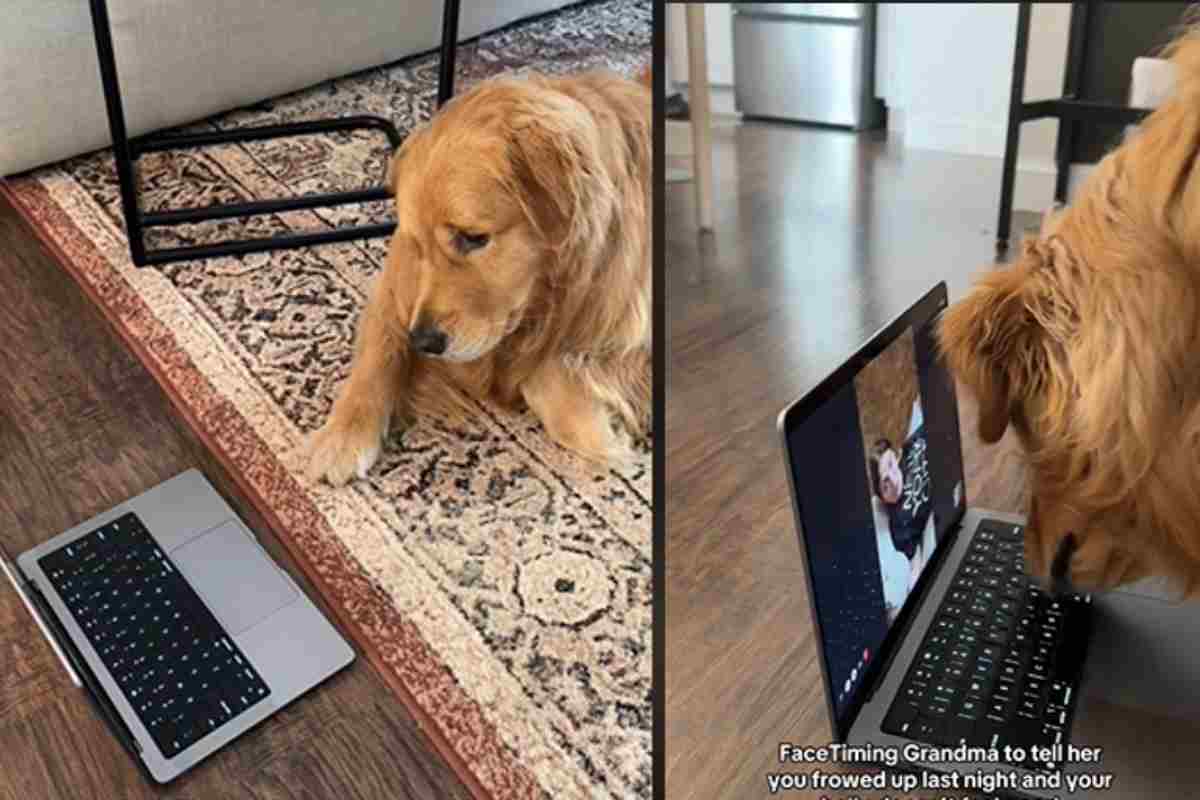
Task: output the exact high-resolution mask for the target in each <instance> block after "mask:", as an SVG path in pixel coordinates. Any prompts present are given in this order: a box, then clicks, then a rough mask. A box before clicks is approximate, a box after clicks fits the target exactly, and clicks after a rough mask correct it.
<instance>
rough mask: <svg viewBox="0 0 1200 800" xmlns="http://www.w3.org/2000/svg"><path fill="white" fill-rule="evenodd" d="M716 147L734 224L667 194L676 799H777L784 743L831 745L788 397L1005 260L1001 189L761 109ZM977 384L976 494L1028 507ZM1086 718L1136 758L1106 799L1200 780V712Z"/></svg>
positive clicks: (967, 416) (1124, 755)
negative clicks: (1174, 739) (791, 465)
mask: <svg viewBox="0 0 1200 800" xmlns="http://www.w3.org/2000/svg"><path fill="white" fill-rule="evenodd" d="M714 146H715V151H716V152H715V158H716V167H715V194H716V198H717V199H716V230H715V234H714V235H712V236H704V237H700V236H698V235H697V233H696V229H695V222H694V220H695V212H694V209H693V207H692V202H693V199H692V198H693V190H692V187H691V186H690V185H689V184H686V183H678V184H670V185H668V186H667V199H666V205H667V219H666V271H667V275H666V285H667V297H666V307H667V335H668V344H667V346H668V355H667V361H668V375H667V400H666V408H667V419H666V423H665V427H666V441H665V446H666V448H667V451H666V465H667V466H666V469H667V475H666V485H667V487H668V491H667V497H666V504H665V508H666V514H667V524H666V529H667V546H666V567H665V569H666V592H667V595H666V601H665V604H666V625H667V630H666V699H665V703H666V721H665V724H666V752H665V754H663V755H662V756H661V758H662V759H663V760H662V762H661V763H662V764H663V768H664V769H665V770H666V782H667V784H666V785H667V797H668V798H669V799H670V800H712V798H739V799H740V798H749V797H762V796H766V794H767V783H766V775H767V774H768V773H771V772H779V771H781V766H784V765H780V764H779V763H778V745H779V743H780V742H784V741H790V742H795V743H802V744H818V745H821V744H827V743H828V742H829V740H830V734H829V727H828V725H829V723H828V721H827V714H826V706H825V698H824V693H823V689H822V685H821V676H820V668H819V666H818V663H817V648H816V644H815V642H814V639H813V635H812V631H811V623H810V620H811V616H810V612H809V607H808V598H807V596H806V589H805V579H804V576H803V574H802V565H801V560H800V553H799V549H798V546H797V540H796V530H795V526H794V523H793V519H792V511H791V507H790V505H789V502H790V501H789V499H788V493H787V488H786V483H785V481H786V478H785V474H784V469H783V460H782V456H781V453H780V448H779V444H778V437H777V435H776V432H775V421H776V416H777V414H778V413H779V411H780V410H781V409H782V408H783V407H784V406H785V405H786V404H787V403H788V402H790V401H791V400H793V399H795V398H796V397H797V396H798V395H799V394H801V393H802V392H803V391H805V390H806V389H807V388H809V387H810V386H811V385H812V384H813V383H814V382H815V381H817V380H818V379H820V378H821V377H823V376H824V375H825V374H827V373H828V372H829V371H830V370H831V369H832V368H833V367H834V366H836V365H837V364H838V363H840V362H841V361H843V360H844V359H845V357H846V356H847V355H849V354H850V353H851V352H852V351H853V350H854V349H856V348H857V347H858V346H859V345H860V344H862V342H863V341H865V339H866V338H867V337H869V336H870V334H871V333H873V332H874V331H875V330H877V329H878V328H879V327H880V326H881V325H882V324H884V323H885V322H887V321H888V320H890V319H891V318H892V317H893V316H894V315H896V314H898V313H899V312H900V311H902V310H903V309H904V308H906V307H907V306H908V305H909V304H910V303H911V302H912V301H913V300H915V299H916V298H917V297H919V296H920V295H921V294H922V293H923V292H924V291H925V290H926V289H928V288H929V287H930V286H931V285H932V284H933V283H935V282H936V281H937V280H940V279H945V280H947V282H948V285H949V289H950V295H951V300H952V301H953V300H954V299H955V298H957V297H958V296H959V295H960V294H961V293H962V291H963V290H964V289H965V288H966V287H967V285H968V284H969V281H970V278H971V277H972V276H973V275H974V274H976V273H978V272H979V271H981V270H982V269H984V268H985V267H986V266H987V265H988V264H989V263H990V262H991V260H992V258H993V242H994V234H993V231H994V225H995V211H996V202H997V194H998V191H999V186H1000V176H999V167H998V165H993V164H991V163H989V162H987V161H985V160H981V159H976V158H971V157H959V156H951V155H946V154H938V153H921V152H917V151H903V150H901V149H900V148H898V147H896V146H895V145H890V146H889V145H887V144H886V143H884V142H882V141H881V140H879V139H878V137H876V138H872V137H870V136H855V135H853V134H848V133H842V132H836V131H827V130H813V129H805V128H800V127H793V126H783V125H768V124H764V123H745V124H743V125H741V126H737V127H729V126H725V127H718V128H717V129H716V130H715V131H714ZM1026 220H1027V221H1028V218H1026ZM960 400H961V403H962V426H963V446H964V451H965V453H964V458H965V462H966V473H967V474H966V480H967V488H968V497H969V499H970V501H971V502H972V503H976V504H979V505H982V506H984V507H987V508H992V509H996V510H1001V511H1020V510H1022V507H1023V504H1024V502H1025V499H1026V487H1025V472H1024V461H1023V457H1022V455H1021V452H1020V450H1019V448H1018V447H1017V445H1016V443H1015V442H1014V441H1013V440H1012V439H1011V434H1010V437H1009V438H1006V439H1005V440H1003V441H1002V442H1001V443H1000V444H999V445H997V446H995V447H989V448H985V447H983V446H982V445H981V444H980V442H979V441H978V439H977V437H976V436H975V432H974V419H975V416H974V415H975V409H974V405H973V403H972V402H971V401H970V398H969V397H964V396H963V393H961V392H960ZM1077 726H1078V727H1077V730H1078V731H1082V732H1083V733H1082V734H1081V735H1083V736H1084V737H1085V738H1086V739H1088V743H1091V742H1096V743H1102V744H1103V746H1105V747H1106V748H1107V749H1106V761H1105V765H1106V768H1108V769H1109V770H1111V771H1115V772H1117V774H1118V778H1117V780H1116V782H1115V784H1114V788H1113V790H1112V791H1111V792H1109V793H1107V794H1105V795H1104V796H1106V797H1109V798H1117V797H1140V796H1150V795H1151V794H1159V795H1162V794H1171V793H1172V790H1174V791H1179V792H1182V793H1186V792H1184V791H1183V790H1184V787H1189V786H1194V785H1197V784H1200V767H1197V766H1194V765H1192V764H1187V763H1182V764H1181V763H1178V762H1177V761H1175V762H1173V761H1172V759H1170V758H1169V757H1168V756H1166V755H1165V754H1164V752H1163V751H1164V748H1161V747H1155V746H1154V743H1156V742H1162V741H1165V740H1166V739H1164V738H1163V737H1164V736H1165V735H1167V732H1170V733H1171V734H1172V735H1178V736H1185V735H1186V736H1191V737H1194V736H1195V735H1196V732H1197V731H1198V730H1200V728H1197V727H1196V726H1194V725H1191V726H1189V725H1185V724H1176V725H1175V727H1172V724H1169V723H1165V722H1161V721H1156V720H1154V719H1152V718H1148V717H1144V716H1136V715H1131V714H1128V713H1126V712H1124V711H1122V710H1119V709H1114V708H1111V707H1106V706H1103V705H1096V706H1095V707H1094V709H1093V710H1092V711H1090V712H1089V716H1088V717H1087V718H1086V719H1081V720H1080V721H1079V722H1078V723H1077ZM1151 764H1153V765H1154V766H1153V767H1151V766H1150V765H1151ZM788 794H789V796H814V797H815V796H818V795H817V794H813V795H803V794H800V793H797V794H793V793H788ZM863 796H864V797H865V796H869V793H864V794H863ZM905 796H908V793H905Z"/></svg>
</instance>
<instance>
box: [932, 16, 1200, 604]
mask: <svg viewBox="0 0 1200 800" xmlns="http://www.w3.org/2000/svg"><path fill="white" fill-rule="evenodd" d="M1168 55H1169V56H1170V58H1171V59H1172V61H1173V62H1174V63H1175V65H1176V68H1177V70H1178V72H1177V76H1178V81H1177V89H1176V92H1175V95H1174V96H1173V97H1172V99H1170V100H1169V101H1168V102H1166V103H1165V104H1163V105H1162V106H1161V107H1159V108H1158V109H1157V110H1156V111H1155V112H1154V113H1153V114H1152V115H1150V117H1149V118H1148V119H1147V120H1146V121H1145V122H1144V123H1143V124H1142V125H1141V127H1140V129H1139V130H1138V131H1137V132H1136V133H1135V134H1134V135H1133V136H1132V137H1131V138H1130V139H1128V140H1127V141H1126V142H1125V143H1124V144H1122V145H1121V146H1120V147H1119V148H1117V149H1116V150H1114V151H1113V152H1112V153H1110V154H1109V155H1108V156H1107V157H1106V158H1104V159H1103V160H1102V161H1101V162H1100V164H1099V165H1098V166H1097V169H1096V170H1095V172H1094V173H1093V174H1092V175H1091V176H1089V178H1088V180H1087V183H1086V185H1085V186H1084V187H1082V191H1081V193H1080V196H1079V198H1078V200H1077V201H1076V202H1075V203H1074V204H1073V205H1072V206H1070V207H1069V208H1066V209H1064V210H1061V211H1055V212H1052V213H1050V214H1048V215H1047V216H1046V218H1045V220H1044V222H1043V226H1042V230H1041V232H1040V234H1039V235H1038V236H1037V237H1034V238H1032V239H1029V240H1027V241H1025V242H1024V243H1023V245H1022V249H1021V252H1020V254H1019V257H1018V259H1017V260H1016V263H1015V264H1014V265H1013V266H1012V267H1011V268H1006V269H1001V270H997V271H993V272H991V273H989V274H987V275H986V276H985V277H983V278H982V279H981V280H980V281H979V282H978V283H977V285H976V286H975V287H974V288H973V290H972V291H971V292H970V293H969V294H968V295H967V296H966V298H965V299H963V300H962V301H961V302H959V303H956V304H955V305H953V306H952V307H951V308H950V309H949V310H948V311H947V312H946V314H945V315H944V317H943V319H942V322H941V326H940V336H941V346H942V350H943V353H944V355H945V356H946V358H947V363H948V365H949V367H950V369H951V371H952V372H953V373H954V374H955V375H956V377H958V378H959V379H960V380H961V381H962V382H963V383H964V384H965V385H966V386H967V388H968V389H969V390H970V391H972V392H973V394H974V395H975V396H976V397H977V398H978V400H979V404H980V421H979V424H980V435H981V438H982V439H983V440H984V441H985V442H995V441H997V440H998V439H999V438H1000V437H1001V436H1002V435H1003V434H1004V431H1005V429H1006V428H1007V426H1008V425H1009V423H1010V422H1011V424H1012V426H1013V428H1014V429H1015V431H1016V432H1017V434H1018V435H1019V437H1020V439H1021V441H1022V442H1023V444H1024V445H1025V447H1026V449H1027V450H1028V453H1029V456H1030V459H1031V475H1032V481H1033V483H1032V487H1031V494H1032V499H1031V505H1030V509H1029V524H1028V527H1027V533H1026V547H1025V549H1026V561H1027V565H1028V568H1029V569H1030V571H1031V573H1032V574H1034V575H1035V576H1039V577H1043V578H1044V577H1047V572H1048V569H1049V564H1050V562H1051V560H1052V559H1053V557H1054V554H1055V552H1056V550H1057V548H1058V545H1059V542H1060V540H1061V539H1063V538H1064V537H1065V536H1066V535H1067V534H1068V533H1074V535H1075V540H1076V544H1077V550H1076V551H1075V553H1074V555H1073V557H1072V559H1071V561H1070V563H1069V572H1068V576H1067V577H1068V578H1069V581H1070V583H1071V584H1073V585H1074V586H1076V587H1079V588H1082V589H1089V590H1100V589H1105V588H1112V587H1114V586H1117V585H1120V584H1124V583H1127V582H1130V581H1133V580H1136V579H1138V578H1142V577H1145V576H1149V575H1156V576H1166V577H1169V578H1172V579H1174V581H1175V582H1176V583H1178V584H1179V586H1180V588H1181V589H1183V590H1184V591H1187V592H1188V593H1194V591H1195V589H1196V588H1197V587H1198V586H1200V176H1198V175H1197V174H1196V173H1195V165H1196V163H1197V162H1196V156H1197V153H1198V152H1200V29H1197V28H1192V29H1191V30H1190V31H1187V32H1185V33H1184V34H1183V35H1182V36H1181V37H1179V38H1177V39H1176V41H1175V42H1174V43H1173V44H1172V45H1171V46H1170V47H1169V49H1168Z"/></svg>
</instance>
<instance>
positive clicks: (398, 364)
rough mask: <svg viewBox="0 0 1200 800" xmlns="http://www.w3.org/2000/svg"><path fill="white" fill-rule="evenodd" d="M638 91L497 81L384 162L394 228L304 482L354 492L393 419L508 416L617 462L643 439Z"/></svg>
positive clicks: (645, 399)
mask: <svg viewBox="0 0 1200 800" xmlns="http://www.w3.org/2000/svg"><path fill="white" fill-rule="evenodd" d="M651 130H652V129H651V95H650V90H649V74H648V73H644V74H643V76H642V81H641V82H635V81H630V80H627V79H624V78H621V77H619V76H616V75H613V74H610V73H603V72H596V73H589V74H581V75H575V76H569V77H556V78H551V77H530V78H526V79H520V78H498V79H493V80H490V81H486V82H484V83H482V84H480V85H479V86H477V87H475V88H474V89H472V90H470V91H468V92H466V93H464V94H463V95H461V96H459V97H455V98H453V99H452V100H451V101H450V102H448V103H447V104H446V105H445V107H444V108H443V109H442V110H441V111H440V112H439V113H438V114H437V115H436V116H435V118H434V119H433V120H432V121H431V123H430V124H429V125H428V126H426V127H424V128H422V129H420V130H418V131H415V132H414V133H413V134H411V135H410V136H409V137H408V138H407V139H406V140H405V142H404V144H403V145H402V146H401V147H400V148H399V149H398V150H397V151H396V153H395V154H394V155H393V157H392V160H391V163H390V165H389V175H388V182H389V185H390V186H391V188H392V190H393V193H394V195H395V202H396V212H397V227H396V232H395V234H394V235H393V237H392V240H391V244H390V247H389V251H388V258H387V263H386V265H385V266H384V268H383V271H382V274H381V275H380V276H379V278H378V279H377V282H376V283H375V285H374V287H373V289H372V291H371V295H370V298H369V300H368V303H367V306H366V308H365V310H364V312H363V314H362V316H361V318H360V320H359V323H358V331H357V338H356V342H355V354H354V361H353V364H352V366H351V372H350V376H349V379H348V380H347V381H346V382H345V384H344V385H343V386H342V387H341V391H340V394H339V396H338V398H337V400H336V402H335V403H334V405H333V409H332V412H331V413H330V416H329V419H328V420H327V421H326V424H325V425H324V427H322V428H321V429H320V430H319V431H317V432H316V433H315V434H314V436H313V437H312V439H311V440H310V443H309V475H310V477H311V478H313V479H318V480H319V479H324V480H326V481H328V482H329V483H331V484H333V485H335V486H337V485H343V484H345V483H346V482H348V481H349V480H351V479H352V478H353V477H354V476H358V477H359V478H362V477H365V476H366V474H367V471H368V470H369V469H370V468H371V466H372V465H373V464H374V463H375V461H376V459H377V458H378V457H379V454H380V451H381V447H382V445H383V442H384V440H385V439H386V438H387V436H388V432H389V430H390V428H391V425H392V421H393V419H394V418H396V417H399V418H401V419H405V418H408V417H410V415H413V414H416V415H425V414H436V415H440V416H442V417H443V418H450V419H453V418H454V417H455V416H457V415H461V414H464V413H470V411H469V407H468V406H467V405H466V404H464V403H463V402H461V398H462V396H463V395H462V393H464V392H465V393H467V394H470V395H473V396H475V397H477V398H483V399H490V400H494V401H499V402H501V403H503V404H506V405H510V406H515V405H520V404H521V403H524V404H525V405H526V406H528V408H530V409H531V410H532V411H533V412H534V413H535V414H536V415H537V417H538V418H539V419H540V420H541V422H542V424H543V425H544V426H545V429H546V431H547V432H548V433H549V435H550V436H551V437H552V438H553V439H554V440H556V441H557V442H558V443H559V444H561V445H562V446H564V447H566V448H568V449H570V450H572V451H574V452H576V453H578V454H580V455H582V456H584V457H586V458H588V459H591V460H593V461H596V462H600V463H610V462H614V461H621V460H623V459H625V458H627V457H628V455H629V453H630V442H629V439H630V437H631V436H638V435H640V434H641V433H643V432H644V431H646V430H647V429H648V427H649V416H650V347H651V334H650V331H651V280H650V277H651V271H650V270H651V240H650V209H651V191H652V180H651V178H652V174H651V173H652V158H651V155H652V147H651V141H652V135H651Z"/></svg>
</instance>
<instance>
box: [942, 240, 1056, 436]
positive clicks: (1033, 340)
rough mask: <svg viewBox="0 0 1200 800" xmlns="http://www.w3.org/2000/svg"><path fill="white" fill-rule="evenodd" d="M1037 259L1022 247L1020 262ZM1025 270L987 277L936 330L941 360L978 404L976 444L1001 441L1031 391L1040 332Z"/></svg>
mask: <svg viewBox="0 0 1200 800" xmlns="http://www.w3.org/2000/svg"><path fill="white" fill-rule="evenodd" d="M1036 257H1037V252H1036V250H1035V249H1034V248H1033V245H1032V244H1031V243H1026V245H1025V248H1024V255H1023V257H1022V260H1027V259H1029V258H1036ZM1027 266H1028V265H1018V266H1014V267H1009V268H1005V269H999V270H996V271H994V272H991V273H988V274H987V275H985V276H984V277H983V278H982V279H981V280H980V281H979V282H978V283H977V284H976V285H975V287H974V288H973V289H972V290H971V291H970V292H969V293H968V294H967V296H966V297H964V298H963V299H962V300H960V301H959V302H957V303H955V304H954V305H952V306H951V307H950V308H948V309H947V310H946V312H945V313H944V314H943V315H942V318H941V320H940V321H939V324H938V344H939V348H940V350H941V353H942V356H943V357H944V359H945V361H946V364H947V366H948V367H949V369H950V372H951V373H952V374H953V375H954V376H955V377H956V378H958V379H959V380H961V381H962V382H963V383H965V384H966V385H967V387H968V388H969V389H970V390H971V392H972V393H973V394H974V396H975V398H976V400H977V401H978V402H979V438H980V439H982V440H983V441H984V442H986V443H988V444H992V443H994V442H998V441H999V440H1000V438H1001V437H1002V436H1004V432H1005V430H1007V428H1008V424H1009V421H1010V420H1011V419H1012V415H1013V412H1014V410H1015V409H1016V404H1017V403H1018V402H1019V400H1020V398H1023V397H1025V396H1026V395H1027V393H1029V392H1030V391H1033V390H1034V389H1035V387H1034V386H1031V385H1030V384H1031V382H1032V381H1033V380H1034V379H1035V376H1036V375H1037V368H1036V367H1037V363H1038V359H1039V355H1040V350H1039V348H1040V347H1041V346H1042V343H1041V341H1040V340H1039V339H1040V336H1041V326H1040V324H1039V322H1038V320H1037V317H1036V316H1035V315H1034V314H1033V313H1032V312H1031V310H1030V302H1029V301H1030V297H1031V293H1032V292H1033V291H1035V290H1034V289H1033V288H1032V287H1031V286H1030V285H1029V283H1028V281H1027V276H1028V272H1027Z"/></svg>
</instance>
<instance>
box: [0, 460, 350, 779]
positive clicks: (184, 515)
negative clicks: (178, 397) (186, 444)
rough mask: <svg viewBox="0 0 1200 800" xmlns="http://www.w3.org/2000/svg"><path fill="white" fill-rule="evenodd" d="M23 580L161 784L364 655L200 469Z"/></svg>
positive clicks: (24, 572)
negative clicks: (295, 581)
mask: <svg viewBox="0 0 1200 800" xmlns="http://www.w3.org/2000/svg"><path fill="white" fill-rule="evenodd" d="M0 563H3V562H0ZM5 571H6V572H7V571H11V570H10V569H9V568H8V567H7V566H6V567H5ZM16 572H17V573H18V574H15V575H10V576H9V577H10V578H11V579H13V580H14V582H15V583H16V584H17V589H18V591H19V592H21V594H22V595H23V596H24V597H25V598H26V602H27V604H28V605H29V606H30V611H31V612H32V613H34V615H35V617H37V618H38V622H39V624H40V625H41V626H42V630H43V631H45V632H46V634H47V635H48V636H50V637H51V644H52V645H54V647H55V650H56V651H57V652H58V653H59V655H60V657H61V656H63V655H64V654H65V656H66V663H65V666H66V667H67V669H68V671H69V672H70V673H71V674H72V678H73V679H76V680H77V682H81V683H82V684H83V685H85V686H86V687H87V688H88V690H89V692H90V693H91V695H92V697H93V699H95V700H96V702H97V704H98V705H99V707H100V709H101V711H102V713H103V716H104V718H105V719H106V721H107V722H108V723H109V725H110V726H111V727H112V728H113V731H114V733H115V734H116V736H117V738H118V739H120V740H121V743H122V744H123V745H124V746H125V747H126V748H127V749H128V750H129V751H130V752H131V753H132V754H133V755H134V757H135V758H136V759H137V760H138V761H139V762H140V763H141V764H142V765H144V767H145V768H146V770H147V771H148V772H149V774H150V776H151V777H152V778H153V779H154V780H156V781H158V782H159V783H166V782H168V781H170V780H172V779H173V778H175V777H177V776H179V775H180V774H182V773H183V772H185V771H187V770H188V769H190V768H191V767H193V766H195V764H197V763H198V762H199V761H201V760H202V759H204V758H205V757H206V756H209V755H211V754H212V753H213V752H214V751H216V750H217V749H219V748H220V747H222V746H224V745H226V744H228V743H229V742H230V741H232V740H234V739H235V738H237V737H238V736H239V735H241V734H242V733H245V732H246V731H247V730H249V729H250V728H252V727H254V726H255V725H257V724H258V723H260V722H262V721H263V720H264V719H266V718H267V717H269V716H271V715H272V714H274V713H275V712H276V711H278V710H279V709H280V708H282V707H283V706H285V705H287V704H288V703H290V702H291V701H292V700H295V699H296V698H297V697H299V696H300V695H301V694H303V693H304V692H306V691H308V690H309V689H312V688H313V687H314V686H316V685H317V684H318V683H320V682H321V681H323V680H325V679H326V678H328V677H330V676H331V675H333V674H334V673H335V672H337V671H339V670H340V669H342V668H343V667H346V666H347V665H349V664H350V663H351V662H352V661H353V660H354V650H353V649H352V648H351V647H350V645H349V644H348V643H347V642H346V640H345V639H343V638H342V636H341V635H340V634H339V633H338V632H337V630H336V629H335V628H334V627H333V626H332V625H331V624H330V623H329V621H328V620H327V619H326V618H325V617H324V615H322V614H321V612H320V611H319V610H318V609H317V607H316V606H315V605H314V604H313V603H312V601H310V600H309V599H308V597H307V596H306V595H305V594H304V592H303V591H301V590H300V588H299V587H298V586H297V585H296V584H295V583H294V582H293V581H292V579H291V577H290V576H289V575H288V574H287V573H286V572H284V571H283V570H282V569H281V568H280V567H279V566H277V565H276V564H275V562H274V561H273V560H272V559H271V557H270V556H269V555H268V554H267V552H266V551H265V550H264V549H263V548H262V546H261V545H259V543H258V541H257V539H255V537H254V535H253V534H252V533H251V532H250V531H249V530H248V529H247V528H246V526H245V525H244V524H243V523H242V521H241V520H240V519H239V518H238V516H237V514H235V513H234V511H233V509H231V508H230V507H229V505H228V504H226V502H225V501H224V500H223V499H222V498H221V496H220V495H219V494H218V493H217V492H216V490H215V489H214V488H213V487H212V485H211V484H210V483H209V482H208V481H207V480H206V479H205V478H204V476H203V475H201V474H200V473H199V472H198V471H196V470H189V471H187V472H184V473H182V474H180V475H177V476H176V477H174V478H172V479H171V480H168V481H166V482H165V483H162V484H160V485H158V486H156V487H154V488H153V489H150V490H149V491H147V492H145V493H143V494H140V495H138V496H137V497H135V498H133V499H132V500H129V501H128V502H125V503H122V504H121V505H119V506H117V507H116V508H114V509H111V510H109V511H107V512H105V513H103V514H100V515H98V516H96V517H93V518H92V519H89V520H88V521H86V522H84V523H82V524H80V525H77V526H75V527H74V528H71V529H70V530H68V531H65V532H64V533H61V534H59V535H58V536H55V537H54V538H53V539H50V540H49V541H47V542H45V543H43V544H40V545H38V546H37V547H34V548H33V549H32V550H29V551H27V552H25V553H22V554H20V556H18V558H17V566H16Z"/></svg>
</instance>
